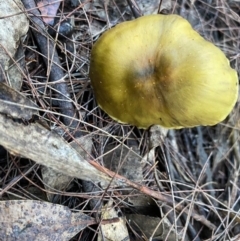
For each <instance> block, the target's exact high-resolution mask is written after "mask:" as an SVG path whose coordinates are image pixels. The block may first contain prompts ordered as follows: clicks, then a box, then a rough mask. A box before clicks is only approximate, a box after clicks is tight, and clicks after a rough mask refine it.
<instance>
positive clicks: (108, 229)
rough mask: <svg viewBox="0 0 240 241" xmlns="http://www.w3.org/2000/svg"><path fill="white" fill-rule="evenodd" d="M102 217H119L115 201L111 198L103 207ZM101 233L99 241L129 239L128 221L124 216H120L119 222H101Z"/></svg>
mask: <svg viewBox="0 0 240 241" xmlns="http://www.w3.org/2000/svg"><path fill="white" fill-rule="evenodd" d="M101 211H102V218H103V219H113V218H116V217H117V218H118V213H117V211H116V210H115V209H114V206H113V202H112V201H111V200H110V201H109V202H108V203H107V204H106V205H105V206H104V207H103V208H102V210H101ZM100 228H101V229H100V230H101V233H100V234H99V235H98V241H102V240H105V241H112V240H114V241H122V240H124V241H129V240H130V238H129V235H128V230H127V227H126V221H125V220H124V218H123V217H121V218H119V221H118V222H115V223H107V224H101V226H100Z"/></svg>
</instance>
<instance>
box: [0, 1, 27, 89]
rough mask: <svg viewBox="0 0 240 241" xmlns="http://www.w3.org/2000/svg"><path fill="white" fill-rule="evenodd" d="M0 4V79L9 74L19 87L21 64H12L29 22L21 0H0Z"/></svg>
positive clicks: (12, 83) (12, 81)
mask: <svg viewBox="0 0 240 241" xmlns="http://www.w3.org/2000/svg"><path fill="white" fill-rule="evenodd" d="M0 6H1V7H0V26H1V28H0V36H1V38H0V80H1V81H2V80H3V79H4V78H5V77H6V76H8V81H9V82H10V84H11V86H13V87H14V88H16V89H19V88H20V86H21V82H22V77H21V72H20V71H19V66H16V65H15V64H14V65H13V66H11V64H12V63H13V59H14V56H15V53H16V51H17V49H18V46H19V44H20V42H21V41H20V40H21V37H23V36H24V35H25V34H26V33H27V31H28V28H29V23H28V19H27V17H26V15H25V13H24V12H23V10H22V9H23V6H22V2H21V1H20V0H14V1H12V0H7V1H6V0H0ZM18 55H19V53H18ZM20 56H21V54H20Z"/></svg>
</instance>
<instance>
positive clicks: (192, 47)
mask: <svg viewBox="0 0 240 241" xmlns="http://www.w3.org/2000/svg"><path fill="white" fill-rule="evenodd" d="M89 75H90V79H91V84H92V87H93V90H94V94H95V97H96V100H97V102H98V105H99V106H100V107H101V108H102V109H103V110H104V111H105V112H107V113H108V115H109V116H111V117H112V118H113V119H115V120H117V121H119V122H122V123H128V124H132V125H135V126H137V127H139V128H148V127H149V126H151V125H154V124H158V125H161V126H163V127H166V128H183V127H194V126H199V125H215V124H217V123H219V122H221V121H222V120H224V119H225V118H226V116H227V115H228V114H229V113H230V111H231V110H232V108H233V107H234V105H235V103H236V100H237V96H238V76H237V72H236V71H235V70H234V69H232V68H231V67H230V65H229V61H228V59H227V58H226V57H225V55H224V53H223V52H222V51H221V50H220V49H219V48H217V47H216V46H214V45H213V44H212V43H211V42H209V41H207V40H205V39H204V38H202V37H201V36H200V35H199V34H198V33H197V32H196V31H195V30H194V29H193V28H192V27H191V25H190V24H189V22H188V21H187V20H185V19H184V18H182V17H180V16H178V15H149V16H144V17H140V18H138V19H135V20H132V21H128V22H124V23H121V24H118V25H117V26H115V27H114V28H112V29H110V30H108V31H106V32H105V33H104V34H103V35H102V36H101V37H100V38H99V39H98V41H97V42H96V43H95V45H94V46H93V49H92V54H91V63H90V73H89Z"/></svg>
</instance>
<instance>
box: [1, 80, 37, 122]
mask: <svg viewBox="0 0 240 241" xmlns="http://www.w3.org/2000/svg"><path fill="white" fill-rule="evenodd" d="M0 113H3V114H6V115H9V116H11V117H13V118H17V119H24V120H30V119H31V118H32V117H33V115H37V114H38V111H37V106H36V105H35V104H34V103H33V102H32V101H31V100H29V99H28V98H26V97H25V96H24V95H23V94H21V93H20V92H18V91H17V90H15V89H13V88H11V87H10V86H8V85H6V84H4V83H1V82H0Z"/></svg>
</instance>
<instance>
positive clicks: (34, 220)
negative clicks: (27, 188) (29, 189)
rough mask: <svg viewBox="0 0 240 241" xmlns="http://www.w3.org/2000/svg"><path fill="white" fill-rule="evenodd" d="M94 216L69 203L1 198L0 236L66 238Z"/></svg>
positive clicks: (27, 238) (21, 238)
mask: <svg viewBox="0 0 240 241" xmlns="http://www.w3.org/2000/svg"><path fill="white" fill-rule="evenodd" d="M94 223H95V221H94V219H93V218H91V217H89V216H87V215H86V214H84V213H82V212H75V213H72V212H71V211H70V209H69V208H68V207H65V206H62V205H57V204H51V203H48V202H41V201H33V200H22V201H20V200H16V201H14V200H11V201H0V240H9V241H11V240H14V241H18V240H35V241H38V240H61V241H68V240H69V239H70V238H72V237H73V236H75V235H76V234H77V233H78V232H79V231H81V230H82V229H84V228H85V227H87V226H89V225H92V224H94Z"/></svg>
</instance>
